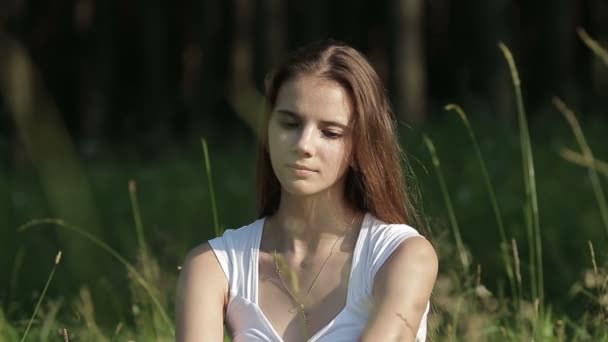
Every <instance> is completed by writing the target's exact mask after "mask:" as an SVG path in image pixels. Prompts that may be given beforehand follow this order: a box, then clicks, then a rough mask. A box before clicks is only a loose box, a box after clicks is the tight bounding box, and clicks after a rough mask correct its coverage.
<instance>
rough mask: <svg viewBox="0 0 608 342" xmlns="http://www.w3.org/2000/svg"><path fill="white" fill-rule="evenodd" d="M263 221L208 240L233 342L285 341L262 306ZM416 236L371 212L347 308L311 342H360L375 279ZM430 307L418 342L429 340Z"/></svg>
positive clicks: (364, 225) (354, 261)
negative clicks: (221, 278) (224, 287)
mask: <svg viewBox="0 0 608 342" xmlns="http://www.w3.org/2000/svg"><path fill="white" fill-rule="evenodd" d="M264 220H265V218H261V219H258V220H256V221H255V222H253V223H251V224H249V225H247V226H243V227H241V228H238V229H227V230H226V231H225V232H224V234H223V235H222V236H220V237H217V238H214V239H212V240H209V244H210V245H211V248H212V249H213V251H214V252H215V255H216V256H217V259H218V260H219V263H220V265H221V267H222V269H223V270H224V273H225V274H226V277H227V278H228V284H229V291H230V293H229V301H228V306H227V308H226V323H227V324H228V327H229V330H230V332H231V335H232V340H233V341H234V342H245V341H273V342H282V341H283V340H282V339H281V336H280V335H279V334H278V332H277V331H276V330H275V329H274V327H273V326H272V325H271V324H270V321H269V320H268V319H267V318H266V316H264V313H263V312H262V310H261V309H260V308H259V307H258V304H257V303H258V279H259V278H258V254H259V247H260V242H261V239H262V231H263V227H264ZM412 236H421V235H420V234H419V233H418V232H417V231H416V230H415V229H414V228H412V227H410V226H408V225H404V224H386V223H384V222H382V221H380V220H378V219H377V218H376V217H374V216H373V215H372V214H370V213H367V214H366V215H365V217H364V219H363V223H362V225H361V231H360V233H359V236H358V238H357V242H356V245H355V249H354V254H353V259H352V266H351V273H350V278H349V283H348V290H347V291H348V292H347V295H346V305H345V307H344V309H342V311H340V313H338V315H337V316H336V317H334V318H333V319H332V320H331V321H330V322H329V323H328V324H327V325H326V326H325V327H323V328H321V330H319V331H318V332H317V333H315V334H314V335H313V336H312V337H311V338H310V339H309V340H308V341H309V342H325V341H332V342H340V341H345V342H346V341H349V342H351V341H357V340H359V338H360V336H361V335H362V333H363V329H364V328H365V326H366V323H367V321H368V317H369V315H370V310H371V307H372V304H373V296H372V289H373V280H374V276H375V275H376V272H378V270H379V269H380V267H381V266H382V264H383V263H384V261H385V260H386V259H387V258H388V257H389V256H390V255H391V253H392V252H393V251H394V250H395V248H397V246H399V244H400V243H401V242H402V241H403V240H405V239H407V238H409V237H412ZM404 276H405V275H404ZM429 307H430V305H429V304H427V307H426V310H425V312H424V315H423V316H422V321H421V322H420V327H419V328H418V331H417V333H416V340H417V341H425V339H426V327H427V315H428V312H429Z"/></svg>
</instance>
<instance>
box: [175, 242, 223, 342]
mask: <svg viewBox="0 0 608 342" xmlns="http://www.w3.org/2000/svg"><path fill="white" fill-rule="evenodd" d="M227 298H228V279H227V278H226V275H225V274H224V271H223V270H222V267H221V266H220V263H219V261H218V260H217V258H216V256H215V253H214V252H213V249H212V248H211V245H210V244H209V243H208V242H205V243H203V244H200V245H199V246H197V247H195V248H193V249H192V250H191V251H190V252H189V253H188V255H187V256H186V259H185V262H184V265H183V267H182V269H181V272H180V276H179V284H178V289H177V305H176V326H177V331H176V333H177V334H176V335H177V336H176V340H177V341H200V340H205V341H222V340H223V334H224V328H223V326H224V315H225V309H226V304H227Z"/></svg>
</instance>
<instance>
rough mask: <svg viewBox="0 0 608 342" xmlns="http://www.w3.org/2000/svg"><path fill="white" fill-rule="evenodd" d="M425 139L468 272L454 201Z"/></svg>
mask: <svg viewBox="0 0 608 342" xmlns="http://www.w3.org/2000/svg"><path fill="white" fill-rule="evenodd" d="M423 139H424V143H425V144H426V147H427V149H428V150H429V153H430V154H431V158H432V161H433V166H434V167H435V171H436V174H437V179H438V180H439V186H440V187H441V193H442V194H443V199H444V201H445V205H446V207H447V209H448V216H449V219H450V225H451V226H452V233H453V234H454V239H455V240H456V248H457V249H458V256H459V258H460V263H461V264H462V268H463V270H465V271H468V270H469V265H470V261H469V256H468V254H467V252H466V250H465V248H464V244H463V243H462V237H461V236H460V228H459V227H458V221H457V220H456V214H455V213H454V208H453V206H452V200H451V199H450V195H449V193H448V189H447V186H446V184H445V180H444V178H443V174H442V173H441V164H440V163H439V158H438V157H437V152H436V150H435V146H434V145H433V142H432V141H431V139H429V137H427V136H426V135H424V136H423Z"/></svg>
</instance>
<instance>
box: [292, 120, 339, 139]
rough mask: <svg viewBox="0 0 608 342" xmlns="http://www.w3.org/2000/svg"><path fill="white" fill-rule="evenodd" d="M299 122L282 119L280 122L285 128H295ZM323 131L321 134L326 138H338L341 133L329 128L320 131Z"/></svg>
mask: <svg viewBox="0 0 608 342" xmlns="http://www.w3.org/2000/svg"><path fill="white" fill-rule="evenodd" d="M299 125H300V124H299V123H297V122H288V121H283V122H281V126H282V127H283V128H285V129H289V130H290V129H295V128H297V127H298V126H299ZM321 132H322V133H323V135H324V136H325V137H326V138H328V139H338V138H341V137H342V134H340V133H336V132H333V131H330V130H322V131H321Z"/></svg>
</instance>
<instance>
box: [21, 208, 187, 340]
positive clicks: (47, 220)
mask: <svg viewBox="0 0 608 342" xmlns="http://www.w3.org/2000/svg"><path fill="white" fill-rule="evenodd" d="M45 224H50V225H56V226H58V227H60V228H65V229H67V230H70V231H73V232H75V233H77V234H78V235H80V236H81V237H83V238H85V239H86V240H88V241H89V242H91V243H93V244H94V245H96V246H97V247H99V248H101V249H103V250H104V251H106V252H107V253H108V254H110V255H111V256H113V257H114V258H115V259H116V260H118V262H120V263H121V264H122V265H123V266H124V267H125V268H126V269H127V271H129V272H130V273H131V274H132V275H133V277H134V278H135V280H137V282H138V283H139V284H140V285H141V286H142V287H143V289H144V290H145V291H146V292H147V293H148V296H150V299H151V300H152V302H153V303H154V305H155V306H156V309H157V310H158V312H159V313H160V315H161V317H162V319H163V320H164V321H165V323H166V324H167V327H168V328H169V329H170V331H171V334H175V332H174V329H173V322H172V321H171V319H169V315H168V314H167V312H166V311H165V309H164V308H163V306H162V305H161V303H160V301H159V300H158V298H157V297H156V295H155V294H154V291H153V290H152V287H151V286H150V285H149V284H148V282H147V281H146V280H145V278H144V277H143V276H142V275H141V274H139V272H137V270H136V269H135V267H133V266H132V265H131V264H130V263H129V262H128V261H127V260H126V259H125V258H123V257H122V256H121V255H120V253H118V252H117V251H116V250H114V249H113V248H112V247H110V246H108V244H106V243H105V242H103V241H101V240H99V239H98V238H96V237H95V236H93V235H92V234H90V233H89V232H87V231H86V230H84V229H82V228H79V227H77V226H74V225H71V224H69V223H66V222H64V221H63V220H60V219H56V218H43V219H35V220H31V221H29V222H27V223H25V224H23V225H21V226H19V228H17V231H18V232H23V231H25V230H27V229H29V228H31V227H35V226H40V225H45Z"/></svg>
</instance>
